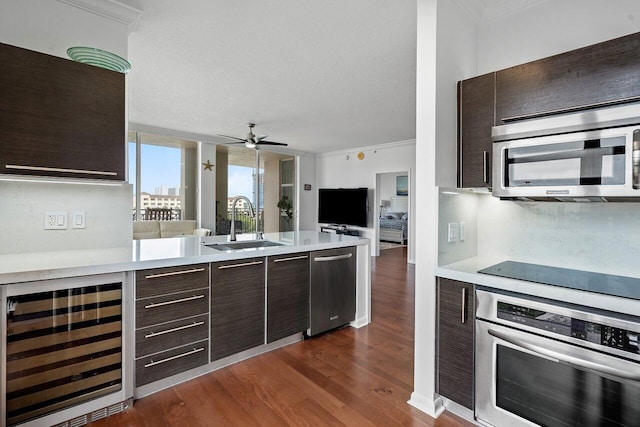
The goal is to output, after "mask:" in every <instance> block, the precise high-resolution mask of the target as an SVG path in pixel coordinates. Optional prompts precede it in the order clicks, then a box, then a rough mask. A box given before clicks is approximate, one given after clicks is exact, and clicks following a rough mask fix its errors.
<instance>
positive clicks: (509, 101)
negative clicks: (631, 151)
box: [496, 33, 640, 124]
mask: <svg viewBox="0 0 640 427" xmlns="http://www.w3.org/2000/svg"><path fill="white" fill-rule="evenodd" d="M639 99H640V33H636V34H631V35H629V36H625V37H620V38H617V39H614V40H609V41H606V42H603V43H598V44H595V45H592V46H588V47H584V48H581V49H576V50H572V51H570V52H566V53H562V54H559V55H555V56H551V57H548V58H544V59H540V60H537V61H533V62H530V63H527V64H523V65H518V66H515V67H511V68H508V69H506V70H502V71H498V72H497V73H496V124H503V123H504V122H506V121H512V120H517V119H524V118H529V117H535V116H540V115H547V114H553V113H557V112H566V111H573V110H579V109H586V108H593V107H595V106H598V105H602V104H605V105H606V104H608V103H618V102H624V101H630V100H639Z"/></svg>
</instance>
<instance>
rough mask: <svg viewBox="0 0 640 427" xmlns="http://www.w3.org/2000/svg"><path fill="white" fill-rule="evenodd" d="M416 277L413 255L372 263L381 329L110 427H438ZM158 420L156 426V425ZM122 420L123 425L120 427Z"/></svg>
mask: <svg viewBox="0 0 640 427" xmlns="http://www.w3.org/2000/svg"><path fill="white" fill-rule="evenodd" d="M413 304H414V271H413V266H411V265H408V264H407V263H406V248H397V249H389V250H386V251H383V252H382V255H381V256H380V257H377V258H373V261H372V314H373V319H372V323H371V324H370V325H368V326H366V327H363V328H360V329H353V328H348V327H347V328H343V329H339V330H335V331H332V332H329V333H326V334H322V335H319V336H316V337H313V338H311V339H309V340H306V341H300V342H297V343H295V344H292V345H289V346H286V347H282V348H280V349H277V350H274V351H272V352H269V353H265V354H262V355H260V356H256V357H254V358H251V359H248V360H245V361H242V362H239V363H236V364H235V365H231V366H227V367H225V368H222V369H219V370H217V371H215V372H212V373H210V374H207V375H203V376H201V377H198V378H196V379H193V380H191V381H188V382H186V383H183V384H179V385H177V386H175V387H171V388H169V389H167V390H163V391H161V392H158V393H156V394H154V395H152V396H148V397H145V398H143V399H141V400H139V401H136V402H135V404H134V406H133V409H130V410H128V411H125V412H124V413H122V414H118V415H115V416H113V417H110V418H112V419H114V421H111V420H109V419H108V418H107V419H105V420H100V421H97V422H95V423H92V424H91V425H92V426H93V427H103V426H116V425H118V426H119V425H128V426H150V425H158V426H162V425H185V426H186V425H190V426H207V425H209V426H211V425H215V426H218V425H220V426H249V425H251V426H253V425H255V426H260V425H264V426H271V425H278V426H314V427H315V426H343V425H344V426H350V427H351V426H385V427H386V426H401V425H402V426H432V427H460V426H464V427H468V426H472V425H473V424H471V423H469V422H467V421H465V420H462V419H460V418H458V417H455V416H453V415H451V414H449V413H447V412H445V413H444V414H443V415H441V416H440V417H439V418H438V419H437V420H434V419H432V418H431V417H429V416H428V415H426V414H424V413H422V412H420V411H418V410H417V409H415V408H413V407H412V406H410V405H409V404H408V403H407V400H408V399H409V397H410V395H411V392H412V391H413V336H414V314H413V313H414V307H413ZM147 417H150V419H152V420H153V422H150V421H148V418H147ZM115 420H117V421H119V422H121V424H119V423H118V422H116V421H115Z"/></svg>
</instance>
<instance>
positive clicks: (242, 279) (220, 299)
mask: <svg viewBox="0 0 640 427" xmlns="http://www.w3.org/2000/svg"><path fill="white" fill-rule="evenodd" d="M264 271H265V264H264V258H250V259H241V260H236V261H228V262H218V263H214V264H212V265H211V360H212V361H213V360H218V359H221V358H223V357H225V356H229V355H232V354H235V353H238V352H240V351H243V350H247V349H250V348H252V347H256V346H259V345H262V344H264V307H265V303H264V288H265V276H264Z"/></svg>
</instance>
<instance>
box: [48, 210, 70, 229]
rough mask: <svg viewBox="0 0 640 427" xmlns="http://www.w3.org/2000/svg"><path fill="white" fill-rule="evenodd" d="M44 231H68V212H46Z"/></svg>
mask: <svg viewBox="0 0 640 427" xmlns="http://www.w3.org/2000/svg"><path fill="white" fill-rule="evenodd" d="M44 229H45V230H66V229H67V212H66V211H45V213H44Z"/></svg>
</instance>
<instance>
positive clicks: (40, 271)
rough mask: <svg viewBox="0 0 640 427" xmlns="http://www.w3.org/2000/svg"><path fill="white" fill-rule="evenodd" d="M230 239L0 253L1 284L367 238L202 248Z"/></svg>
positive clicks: (318, 236) (278, 237) (296, 235)
mask: <svg viewBox="0 0 640 427" xmlns="http://www.w3.org/2000/svg"><path fill="white" fill-rule="evenodd" d="M228 238H229V236H208V237H195V236H183V237H175V238H168V239H145V240H134V241H132V244H131V246H127V247H122V248H110V249H87V250H74V251H55V252H34V253H26V254H12V255H0V284H8V283H19V282H30V281H36V280H47V279H58V278H63V277H76V276H86V275H93V274H104V273H115V272H121V271H131V270H141V269H146V268H158V267H169V266H173V265H186V264H195V263H199V262H215V261H224V260H232V259H241V258H251V257H257V256H268V255H280V254H286V253H294V252H306V251H314V250H321V249H329V248H337V247H345V246H354V245H366V244H369V239H366V238H362V237H354V236H347V235H342V234H329V233H318V232H315V231H299V232H286V233H265V235H264V239H265V240H270V241H273V242H278V243H281V244H282V246H272V247H265V248H253V249H245V250H236V251H226V252H224V251H219V250H216V249H212V248H209V247H207V246H204V245H205V244H209V243H224V242H227V241H228ZM254 239H255V235H254V234H239V235H238V236H237V240H238V241H243V240H254Z"/></svg>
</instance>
